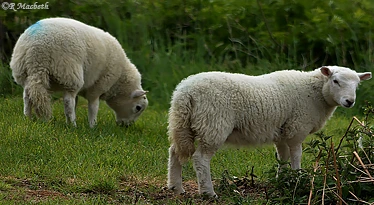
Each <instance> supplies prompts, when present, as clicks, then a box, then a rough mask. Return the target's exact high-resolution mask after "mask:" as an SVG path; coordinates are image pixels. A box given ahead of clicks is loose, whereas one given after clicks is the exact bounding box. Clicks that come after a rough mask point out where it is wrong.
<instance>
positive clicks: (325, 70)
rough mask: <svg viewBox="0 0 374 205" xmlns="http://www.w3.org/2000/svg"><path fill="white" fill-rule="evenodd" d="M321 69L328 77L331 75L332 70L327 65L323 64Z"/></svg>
mask: <svg viewBox="0 0 374 205" xmlns="http://www.w3.org/2000/svg"><path fill="white" fill-rule="evenodd" d="M320 69H321V73H322V74H323V75H325V76H327V77H330V76H331V74H332V71H331V70H330V68H328V67H326V66H323V67H321V68H320Z"/></svg>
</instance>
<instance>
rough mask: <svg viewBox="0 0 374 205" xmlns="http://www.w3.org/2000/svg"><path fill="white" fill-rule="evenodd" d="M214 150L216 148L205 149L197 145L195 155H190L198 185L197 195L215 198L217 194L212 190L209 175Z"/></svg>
mask: <svg viewBox="0 0 374 205" xmlns="http://www.w3.org/2000/svg"><path fill="white" fill-rule="evenodd" d="M216 150H217V149H216V148H209V149H206V148H205V147H202V145H201V144H199V146H198V147H197V149H196V151H195V153H194V154H193V155H192V160H193V165H194V169H195V171H196V176H197V180H198V184H199V193H200V194H207V195H208V196H213V197H217V194H216V193H215V192H214V189H213V183H212V177H211V174H210V160H211V159H212V157H213V155H214V153H215V152H216Z"/></svg>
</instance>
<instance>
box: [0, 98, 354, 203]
mask: <svg viewBox="0 0 374 205" xmlns="http://www.w3.org/2000/svg"><path fill="white" fill-rule="evenodd" d="M0 105H1V106H0V119H1V120H0V136H1V140H0V150H1V155H0V200H1V201H2V203H9V204H13V203H30V204H33V203H41V204H92V203H93V204H106V203H113V204H117V203H125V204H129V203H138V204H147V203H151V204H190V203H203V204H208V203H211V202H212V201H209V200H203V199H202V198H201V197H200V196H198V195H197V194H196V193H197V184H196V176H195V173H194V171H193V167H192V165H191V162H189V163H188V164H186V165H185V166H184V170H183V176H184V182H185V186H186V188H187V190H188V193H187V194H186V195H185V196H179V197H175V196H173V195H172V194H170V193H169V192H167V191H166V190H165V189H164V187H165V186H166V175H167V159H168V147H169V143H168V140H167V135H166V127H167V110H166V109H159V108H157V107H158V106H152V105H151V106H150V107H149V108H148V109H147V110H146V111H145V113H144V114H143V115H142V116H141V118H139V120H138V121H137V122H136V124H135V125H134V126H132V127H129V128H127V129H126V128H123V127H118V126H116V125H115V122H114V120H115V119H114V115H113V113H112V111H111V110H110V109H109V108H108V107H107V106H106V104H105V103H103V102H102V103H101V107H100V111H99V116H98V125H97V127H96V128H94V129H90V128H89V127H88V122H87V110H86V108H87V105H86V101H85V100H83V99H82V100H80V103H79V105H78V110H77V118H78V119H77V124H78V125H77V127H76V128H75V127H72V126H68V125H66V123H65V117H64V114H63V105H62V102H61V100H57V101H55V103H54V118H53V119H52V120H51V121H49V122H41V121H40V120H37V119H34V120H28V119H26V118H25V117H24V116H23V114H22V109H23V102H22V98H21V97H10V98H1V99H0ZM340 109H341V108H340ZM349 121H350V118H349V117H343V115H340V116H335V117H333V118H332V120H331V121H329V123H328V124H327V126H326V128H325V131H326V133H330V134H333V135H334V136H342V135H343V134H344V131H345V128H346V127H347V125H348V124H349ZM309 138H311V137H309ZM337 140H338V139H337ZM274 154H275V150H274V148H273V147H272V146H271V145H268V146H264V147H258V148H242V149H236V148H224V149H222V150H220V151H219V152H218V153H217V154H216V156H215V157H214V158H213V160H212V165H211V167H212V175H213V176H212V177H213V179H214V181H215V184H216V185H215V186H216V189H217V190H218V191H217V192H218V194H219V195H220V196H222V197H221V198H220V199H219V200H218V201H215V202H214V203H218V204H227V203H235V202H237V200H238V197H239V195H238V196H236V194H235V193H225V191H220V189H219V188H220V183H221V182H222V180H223V178H224V173H228V175H229V176H231V177H232V176H238V177H244V176H245V175H246V174H248V172H250V171H251V168H252V166H253V167H254V172H253V173H254V174H255V175H257V177H258V178H256V179H255V186H254V187H252V188H251V190H250V191H249V193H247V194H245V195H244V196H240V201H242V202H243V201H244V202H248V203H249V202H250V203H254V204H264V203H266V197H265V192H264V188H266V186H268V185H267V183H266V182H267V180H268V179H269V178H271V177H274V175H275V173H274V172H273V173H272V172H271V171H272V170H274V169H275V167H276V163H277V162H276V160H275V155H274ZM314 160H315V159H314V157H313V156H311V155H308V154H304V156H303V161H302V166H303V167H310V166H311V165H312V162H314ZM226 171H227V172H226Z"/></svg>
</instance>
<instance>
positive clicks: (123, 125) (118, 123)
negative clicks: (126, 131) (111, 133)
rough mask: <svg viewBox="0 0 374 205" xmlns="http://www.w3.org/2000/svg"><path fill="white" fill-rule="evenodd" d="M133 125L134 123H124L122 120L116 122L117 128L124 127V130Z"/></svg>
mask: <svg viewBox="0 0 374 205" xmlns="http://www.w3.org/2000/svg"><path fill="white" fill-rule="evenodd" d="M133 124H134V122H125V121H122V120H119V121H117V125H118V126H121V127H126V128H127V127H130V126H131V125H133Z"/></svg>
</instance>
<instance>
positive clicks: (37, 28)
mask: <svg viewBox="0 0 374 205" xmlns="http://www.w3.org/2000/svg"><path fill="white" fill-rule="evenodd" d="M41 28H42V25H41V23H40V21H38V22H36V23H34V24H33V25H31V26H30V27H29V28H28V29H27V30H28V33H29V34H30V35H31V36H33V35H35V34H37V33H38V31H40V29H41Z"/></svg>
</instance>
